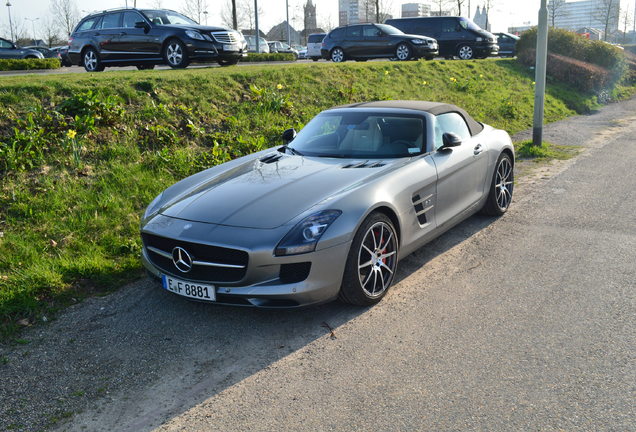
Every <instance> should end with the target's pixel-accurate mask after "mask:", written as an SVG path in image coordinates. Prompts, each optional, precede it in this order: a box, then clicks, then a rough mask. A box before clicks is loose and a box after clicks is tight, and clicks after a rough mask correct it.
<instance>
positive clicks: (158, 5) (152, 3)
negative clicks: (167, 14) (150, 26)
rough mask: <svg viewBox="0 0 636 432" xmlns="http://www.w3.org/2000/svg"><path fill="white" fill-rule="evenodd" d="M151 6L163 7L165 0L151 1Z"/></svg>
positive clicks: (155, 7) (154, 7)
mask: <svg viewBox="0 0 636 432" xmlns="http://www.w3.org/2000/svg"><path fill="white" fill-rule="evenodd" d="M150 7H151V8H153V9H162V8H163V0H153V1H151V2H150Z"/></svg>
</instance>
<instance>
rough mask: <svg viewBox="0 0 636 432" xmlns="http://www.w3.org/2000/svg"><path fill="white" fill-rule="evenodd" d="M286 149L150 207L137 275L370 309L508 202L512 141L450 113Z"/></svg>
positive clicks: (175, 288) (391, 116)
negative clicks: (435, 248) (403, 263)
mask: <svg viewBox="0 0 636 432" xmlns="http://www.w3.org/2000/svg"><path fill="white" fill-rule="evenodd" d="M283 141H284V142H285V143H286V144H285V145H283V146H279V147H277V148H275V147H273V148H270V149H267V150H263V151H261V152H258V153H254V154H251V155H248V156H244V157H242V158H239V159H236V160H234V161H231V162H228V163H225V164H222V165H219V166H215V167H213V168H210V169H208V170H205V171H202V172H200V173H198V174H195V175H193V176H191V177H188V178H186V179H184V180H182V181H180V182H178V183H176V184H175V185H173V186H171V187H170V188H168V189H166V190H165V191H164V192H162V193H161V194H160V195H159V196H158V197H156V198H155V199H154V200H153V201H152V203H150V205H149V206H148V208H147V210H146V212H145V214H144V216H143V220H142V225H141V236H142V240H143V263H144V265H145V267H146V268H147V269H148V271H149V272H150V273H151V274H152V275H153V276H156V277H157V278H160V279H161V283H162V286H163V288H164V289H166V290H168V291H170V292H172V293H175V294H178V295H181V296H184V297H188V298H190V299H195V300H200V301H209V302H218V303H225V304H234V305H245V306H256V307H266V308H276V307H297V306H304V305H311V304H317V303H322V302H326V301H330V300H333V299H336V298H338V297H339V298H340V299H341V300H343V301H346V302H349V303H353V304H356V305H370V304H374V303H376V302H378V301H380V299H381V298H382V297H383V296H384V295H385V294H386V292H387V290H388V289H389V287H390V286H391V283H392V282H393V278H394V275H395V273H396V270H397V266H398V262H399V260H400V259H402V258H403V257H405V256H407V255H408V254H410V253H411V252H413V251H414V250H416V249H417V248H419V247H421V246H422V245H424V244H425V243H427V242H428V241H430V240H431V239H433V238H434V237H436V236H438V235H440V234H441V233H443V232H444V231H446V230H448V229H449V228H451V227H452V226H453V225H455V224H457V223H458V222H460V221H462V220H463V219H465V218H467V217H468V216H470V215H472V214H473V213H475V212H477V211H479V210H482V211H483V212H484V213H486V214H489V215H501V214H503V213H504V212H506V210H507V209H508V207H509V205H510V203H511V200H512V191H513V166H514V149H513V146H512V142H511V140H510V137H509V136H508V134H507V133H506V132H505V131H503V130H497V129H494V128H492V127H490V126H487V125H484V124H482V123H479V122H477V121H475V120H474V119H472V118H471V117H470V116H469V115H468V114H467V113H466V112H465V111H464V110H462V109H461V108H458V107H456V106H454V105H449V104H441V103H432V102H420V101H382V102H370V103H359V104H353V105H348V106H343V107H337V108H333V109H329V110H326V111H323V112H322V113H320V114H319V115H318V116H316V117H315V118H314V119H313V120H311V121H310V122H309V123H308V124H307V125H306V126H305V127H304V128H303V129H302V130H301V131H300V132H299V133H298V134H297V135H296V132H295V131H294V130H293V129H288V130H287V131H285V133H284V134H283Z"/></svg>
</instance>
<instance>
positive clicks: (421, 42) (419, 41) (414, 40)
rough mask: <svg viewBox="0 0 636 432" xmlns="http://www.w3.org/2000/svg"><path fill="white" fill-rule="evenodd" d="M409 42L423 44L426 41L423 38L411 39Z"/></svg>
mask: <svg viewBox="0 0 636 432" xmlns="http://www.w3.org/2000/svg"><path fill="white" fill-rule="evenodd" d="M411 42H413V43H414V44H415V45H423V44H425V43H426V41H425V40H423V39H411Z"/></svg>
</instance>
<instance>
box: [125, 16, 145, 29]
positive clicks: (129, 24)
mask: <svg viewBox="0 0 636 432" xmlns="http://www.w3.org/2000/svg"><path fill="white" fill-rule="evenodd" d="M139 21H144V19H143V18H142V17H141V15H139V14H138V13H136V12H124V21H123V23H122V27H124V28H134V27H135V23H138V22H139Z"/></svg>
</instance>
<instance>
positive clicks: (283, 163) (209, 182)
mask: <svg viewBox="0 0 636 432" xmlns="http://www.w3.org/2000/svg"><path fill="white" fill-rule="evenodd" d="M269 155H272V157H273V158H278V157H280V159H279V160H277V161H273V162H269V163H266V162H262V161H263V160H265V161H268V157H269ZM364 162H365V161H363V160H356V161H352V160H350V159H327V158H309V157H301V156H291V155H282V154H280V153H276V152H274V153H270V154H268V155H266V156H265V157H261V158H260V159H255V160H252V161H249V162H247V163H243V164H241V165H238V166H236V167H234V168H232V169H230V170H228V171H225V172H222V173H221V174H219V175H215V176H213V177H210V178H209V179H206V180H204V181H203V182H199V183H198V184H197V185H196V186H193V187H191V188H189V189H188V190H186V191H183V192H182V193H181V194H179V195H178V196H176V197H175V198H173V199H170V200H169V201H170V202H169V203H168V204H167V205H164V206H162V208H161V210H160V213H161V214H163V215H165V216H170V217H175V218H179V219H185V220H190V221H196V222H204V223H213V224H220V225H230V226H240V227H249V228H261V229H271V228H276V227H279V226H281V225H284V224H285V223H286V222H289V221H290V220H292V219H293V218H294V217H296V216H298V215H300V214H301V213H303V212H305V211H307V210H309V209H310V208H312V207H313V206H315V205H316V204H318V203H321V202H323V201H325V200H327V199H329V198H330V197H332V196H335V195H338V194H340V193H343V192H346V191H348V190H351V189H354V188H356V187H359V186H362V185H363V184H365V183H367V182H368V181H370V180H371V179H372V178H373V177H377V176H381V175H382V174H383V173H385V172H386V171H387V169H389V168H390V166H391V163H390V161H389V162H388V163H387V162H386V161H382V162H380V161H377V160H371V161H367V162H366V164H365V165H362V167H350V166H349V165H352V164H360V163H364ZM374 165H376V166H374Z"/></svg>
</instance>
